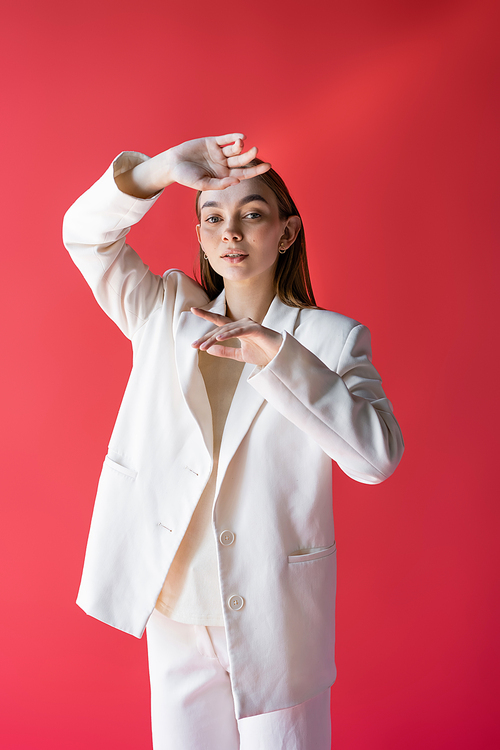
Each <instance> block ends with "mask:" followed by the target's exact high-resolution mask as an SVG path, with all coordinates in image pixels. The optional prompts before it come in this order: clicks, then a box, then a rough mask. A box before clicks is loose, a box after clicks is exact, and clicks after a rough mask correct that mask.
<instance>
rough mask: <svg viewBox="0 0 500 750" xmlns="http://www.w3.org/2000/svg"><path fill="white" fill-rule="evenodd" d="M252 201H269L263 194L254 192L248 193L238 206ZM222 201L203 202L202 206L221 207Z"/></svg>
mask: <svg viewBox="0 0 500 750" xmlns="http://www.w3.org/2000/svg"><path fill="white" fill-rule="evenodd" d="M252 201H262V202H263V203H267V201H266V199H265V198H263V197H262V195H259V194H258V193H252V194H251V195H246V196H245V197H244V198H242V199H241V200H240V201H239V203H238V206H244V205H245V203H252ZM220 205H221V204H220V203H218V202H217V201H206V203H204V204H203V206H202V207H201V208H202V209H203V208H220Z"/></svg>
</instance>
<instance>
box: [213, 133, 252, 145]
mask: <svg viewBox="0 0 500 750" xmlns="http://www.w3.org/2000/svg"><path fill="white" fill-rule="evenodd" d="M245 138H246V135H243V133H228V134H227V135H216V136H215V142H216V143H217V145H218V146H227V144H228V143H233V141H237V140H242V141H244V140H245Z"/></svg>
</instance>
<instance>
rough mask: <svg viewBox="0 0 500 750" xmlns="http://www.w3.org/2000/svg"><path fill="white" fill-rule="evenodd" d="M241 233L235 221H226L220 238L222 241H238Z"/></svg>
mask: <svg viewBox="0 0 500 750" xmlns="http://www.w3.org/2000/svg"><path fill="white" fill-rule="evenodd" d="M241 238H242V233H241V229H240V227H239V226H238V225H237V223H236V222H228V223H227V224H226V226H225V228H224V232H223V234H222V239H223V241H224V242H238V240H241Z"/></svg>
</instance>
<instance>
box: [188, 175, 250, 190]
mask: <svg viewBox="0 0 500 750" xmlns="http://www.w3.org/2000/svg"><path fill="white" fill-rule="evenodd" d="M239 181H240V180H239V178H238V177H236V176H234V175H233V176H231V177H203V179H201V180H198V182H197V183H196V185H195V187H196V189H197V190H201V191H203V190H225V189H226V188H228V187H231V185H237V184H238V182H239Z"/></svg>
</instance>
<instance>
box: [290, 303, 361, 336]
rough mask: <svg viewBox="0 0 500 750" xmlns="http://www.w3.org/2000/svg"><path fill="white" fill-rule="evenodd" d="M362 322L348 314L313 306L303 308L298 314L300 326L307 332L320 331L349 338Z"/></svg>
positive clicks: (320, 332)
mask: <svg viewBox="0 0 500 750" xmlns="http://www.w3.org/2000/svg"><path fill="white" fill-rule="evenodd" d="M360 325H361V323H359V321H357V320H355V319H354V318H349V317H347V315H341V313H338V312H334V311H333V310H319V309H316V308H312V307H303V308H301V310H300V312H299V315H298V327H299V328H302V331H303V332H304V333H305V332H306V331H307V332H309V331H310V332H311V333H312V332H313V331H318V333H319V335H339V336H340V337H343V338H347V336H348V335H349V333H350V332H351V331H352V330H353V328H356V327H358V326H360Z"/></svg>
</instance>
